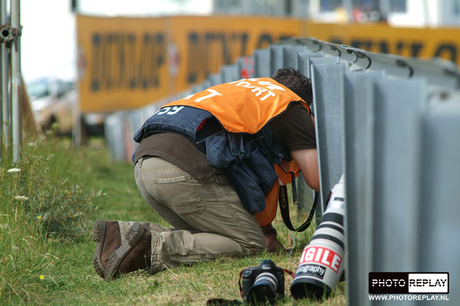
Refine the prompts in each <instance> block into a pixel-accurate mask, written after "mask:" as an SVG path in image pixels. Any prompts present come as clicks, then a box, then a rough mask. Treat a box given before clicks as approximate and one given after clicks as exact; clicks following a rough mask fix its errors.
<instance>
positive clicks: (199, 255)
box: [120, 157, 266, 274]
mask: <svg viewBox="0 0 460 306" xmlns="http://www.w3.org/2000/svg"><path fill="white" fill-rule="evenodd" d="M134 175H135V178H136V184H137V187H138V188H139V191H140V193H141V194H142V196H143V198H144V199H145V200H146V201H147V203H149V205H150V206H151V207H152V208H153V209H154V210H155V211H156V212H157V213H158V214H159V215H160V216H161V217H162V218H163V219H165V220H166V221H167V222H168V223H169V224H171V225H172V226H173V228H165V227H161V226H159V225H158V224H154V223H142V222H141V223H142V224H143V225H144V226H145V227H146V228H148V229H150V231H151V233H152V267H151V274H154V273H157V272H159V271H162V270H164V269H166V267H168V268H174V267H178V266H179V265H180V264H181V263H184V264H193V263H196V262H198V261H211V260H214V259H216V258H218V257H219V256H221V255H225V256H230V257H239V256H242V255H245V254H252V253H257V252H260V251H263V250H265V248H266V244H265V238H264V235H263V233H262V230H261V229H260V226H259V224H258V223H257V220H256V218H255V217H254V216H253V215H251V214H250V213H249V212H248V211H247V210H246V209H245V208H244V207H243V206H242V204H241V201H240V199H239V197H238V195H237V193H236V191H235V189H234V188H233V187H232V186H231V185H229V184H218V183H217V182H218V178H217V177H214V176H213V177H210V178H209V179H208V180H207V181H206V182H204V183H200V182H199V181H197V180H196V179H195V178H194V177H193V176H191V175H190V174H188V173H187V172H185V171H183V170H182V169H180V168H178V167H176V166H174V165H173V164H171V163H169V162H167V161H165V160H163V159H161V158H158V157H151V158H148V159H143V158H141V159H140V160H139V161H138V162H137V163H136V165H135V166H134ZM131 224H132V222H120V229H121V232H122V233H123V232H126V231H127V228H129V226H130V225H131Z"/></svg>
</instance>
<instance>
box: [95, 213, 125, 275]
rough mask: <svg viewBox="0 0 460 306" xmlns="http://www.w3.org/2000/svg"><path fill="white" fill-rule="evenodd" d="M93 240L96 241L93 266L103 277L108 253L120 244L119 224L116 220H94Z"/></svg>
mask: <svg viewBox="0 0 460 306" xmlns="http://www.w3.org/2000/svg"><path fill="white" fill-rule="evenodd" d="M93 241H95V242H96V250H95V251H94V257H93V266H94V269H96V272H97V274H98V275H99V276H100V277H102V278H105V270H106V267H107V262H108V261H109V257H110V255H111V254H112V253H113V251H115V250H116V249H118V248H119V247H120V246H121V234H120V226H119V225H118V222H117V221H105V220H101V219H97V220H96V222H94V230H93Z"/></svg>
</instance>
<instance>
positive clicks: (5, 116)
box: [0, 0, 10, 156]
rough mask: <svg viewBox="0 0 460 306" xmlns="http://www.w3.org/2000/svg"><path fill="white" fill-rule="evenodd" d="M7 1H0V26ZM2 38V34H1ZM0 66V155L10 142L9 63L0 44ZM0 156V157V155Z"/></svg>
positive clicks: (6, 53)
mask: <svg viewBox="0 0 460 306" xmlns="http://www.w3.org/2000/svg"><path fill="white" fill-rule="evenodd" d="M6 2H7V0H1V4H0V5H1V6H0V25H4V24H6V20H7V9H6ZM2 36H3V34H2ZM0 65H1V89H0V90H1V99H2V103H1V117H0V131H1V135H0V136H1V138H2V141H1V145H0V154H2V153H3V152H2V151H1V150H2V149H6V148H7V147H8V145H9V142H10V136H9V135H10V128H9V127H10V120H9V118H10V103H9V101H10V99H9V95H8V92H9V90H8V70H9V61H8V49H7V48H6V46H5V44H4V43H2V44H0ZM0 156H1V155H0Z"/></svg>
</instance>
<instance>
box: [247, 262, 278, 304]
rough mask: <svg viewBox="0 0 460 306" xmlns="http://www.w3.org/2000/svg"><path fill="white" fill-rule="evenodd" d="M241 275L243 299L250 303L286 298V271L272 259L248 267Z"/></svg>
mask: <svg viewBox="0 0 460 306" xmlns="http://www.w3.org/2000/svg"><path fill="white" fill-rule="evenodd" d="M241 277H242V287H243V288H242V289H243V300H244V301H245V302H248V303H249V304H250V305H251V304H257V303H258V302H266V301H267V300H268V301H274V300H276V299H282V298H284V271H283V269H282V268H280V267H278V266H276V264H275V263H274V262H273V261H271V260H270V259H265V260H263V261H262V263H261V264H260V266H258V267H250V268H246V269H245V270H244V271H243V273H242V275H241Z"/></svg>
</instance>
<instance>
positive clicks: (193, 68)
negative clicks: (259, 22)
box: [186, 31, 249, 84]
mask: <svg viewBox="0 0 460 306" xmlns="http://www.w3.org/2000/svg"><path fill="white" fill-rule="evenodd" d="M248 37H249V36H248V34H247V33H244V32H243V33H225V32H212V31H210V32H202V33H198V32H190V33H189V35H188V46H189V47H188V52H187V55H188V60H187V63H188V64H187V74H186V81H187V83H189V84H192V83H195V82H197V81H199V80H202V79H204V78H206V77H207V76H208V74H210V73H212V72H217V71H218V70H219V68H220V67H221V66H222V65H230V64H233V62H234V61H235V60H236V59H237V58H238V57H241V56H244V55H246V51H247V42H248Z"/></svg>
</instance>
